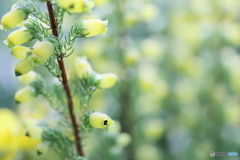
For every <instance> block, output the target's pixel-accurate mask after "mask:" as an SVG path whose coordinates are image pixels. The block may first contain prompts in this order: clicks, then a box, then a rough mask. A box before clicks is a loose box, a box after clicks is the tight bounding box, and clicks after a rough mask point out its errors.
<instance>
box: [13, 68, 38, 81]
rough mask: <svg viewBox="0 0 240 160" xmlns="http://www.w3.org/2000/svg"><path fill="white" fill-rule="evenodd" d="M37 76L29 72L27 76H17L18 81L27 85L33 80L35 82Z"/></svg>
mask: <svg viewBox="0 0 240 160" xmlns="http://www.w3.org/2000/svg"><path fill="white" fill-rule="evenodd" d="M37 77H38V74H37V73H36V72H34V71H30V72H28V73H27V74H24V75H22V76H19V77H18V79H19V80H20V81H21V82H23V83H24V84H29V83H31V82H33V81H35V80H37Z"/></svg>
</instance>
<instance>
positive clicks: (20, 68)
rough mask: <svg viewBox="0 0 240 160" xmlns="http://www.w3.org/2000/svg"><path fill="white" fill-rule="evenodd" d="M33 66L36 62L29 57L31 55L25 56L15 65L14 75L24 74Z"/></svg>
mask: <svg viewBox="0 0 240 160" xmlns="http://www.w3.org/2000/svg"><path fill="white" fill-rule="evenodd" d="M35 66H36V63H35V62H34V61H33V60H32V59H31V57H27V58H26V59H24V60H22V61H20V62H19V63H18V64H17V65H16V66H15V75H16V76H21V75H23V74H26V73H28V72H30V71H31V70H32V69H33V68H35Z"/></svg>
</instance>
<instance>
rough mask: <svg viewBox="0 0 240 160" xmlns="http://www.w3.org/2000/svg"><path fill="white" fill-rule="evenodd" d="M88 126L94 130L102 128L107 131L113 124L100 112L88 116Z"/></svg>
mask: <svg viewBox="0 0 240 160" xmlns="http://www.w3.org/2000/svg"><path fill="white" fill-rule="evenodd" d="M89 124H90V125H91V126H92V127H95V128H103V129H104V130H105V131H108V128H109V127H110V126H111V125H113V124H114V121H113V120H112V119H111V118H110V117H108V116H107V115H106V114H104V113H101V112H94V113H92V114H90V116H89Z"/></svg>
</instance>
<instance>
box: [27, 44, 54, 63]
mask: <svg viewBox="0 0 240 160" xmlns="http://www.w3.org/2000/svg"><path fill="white" fill-rule="evenodd" d="M53 53H54V45H53V44H52V43H51V42H49V41H46V40H43V41H37V42H36V43H35V44H34V46H33V50H32V54H35V55H37V56H39V57H41V58H42V60H43V61H46V60H47V59H48V58H49V57H50V56H51V55H52V54H53Z"/></svg>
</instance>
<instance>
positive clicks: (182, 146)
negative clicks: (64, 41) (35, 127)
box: [0, 0, 240, 160]
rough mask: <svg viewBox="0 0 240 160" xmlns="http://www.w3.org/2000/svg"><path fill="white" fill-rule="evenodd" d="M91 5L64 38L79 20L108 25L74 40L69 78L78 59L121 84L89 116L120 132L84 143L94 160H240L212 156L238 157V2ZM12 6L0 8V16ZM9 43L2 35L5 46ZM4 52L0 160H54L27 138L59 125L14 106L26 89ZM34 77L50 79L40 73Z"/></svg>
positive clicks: (39, 112) (156, 0)
mask: <svg viewBox="0 0 240 160" xmlns="http://www.w3.org/2000/svg"><path fill="white" fill-rule="evenodd" d="M93 1H94V2H95V7H94V8H93V10H92V13H91V14H84V13H83V14H73V15H71V16H69V15H66V17H65V20H64V21H65V22H64V29H65V31H66V32H67V30H68V29H69V28H70V26H71V24H73V23H74V21H76V20H80V19H96V18H98V19H102V20H106V19H108V21H109V24H108V29H109V31H108V33H107V34H106V35H99V36H96V37H92V38H87V39H80V40H78V41H77V42H76V43H75V52H74V54H73V55H72V57H69V58H67V59H66V62H67V65H66V66H67V67H70V68H73V59H74V57H76V56H81V55H86V56H87V57H88V59H89V61H90V63H91V64H92V66H93V69H94V70H95V71H97V72H99V73H108V72H111V73H115V74H117V75H118V77H119V83H118V84H117V85H116V86H115V87H113V88H111V89H108V90H98V91H96V93H95V94H94V96H93V98H92V100H91V102H90V106H89V110H95V111H101V112H104V113H107V114H108V115H109V116H110V117H112V118H113V119H114V120H115V121H116V125H115V126H114V127H112V129H111V128H110V131H109V132H108V133H105V132H103V131H102V130H98V129H95V130H94V132H93V134H91V136H90V137H89V138H87V139H86V141H85V142H84V144H86V147H85V150H86V153H87V155H88V157H89V159H90V160H165V159H170V160H190V159H191V160H192V159H194V160H208V159H218V160H226V159H231V160H237V159H239V156H238V157H210V152H211V151H215V152H238V154H240V98H239V97H240V55H239V53H238V52H239V49H240V48H239V47H240V25H239V22H240V11H239V7H240V2H239V1H238V0H121V1H120V0H93ZM15 2H17V1H13V0H8V1H7V0H3V1H1V8H2V9H1V10H0V16H1V17H2V15H4V14H5V13H6V12H8V11H9V9H10V7H11V5H12V4H13V3H15ZM41 7H42V9H43V10H46V7H45V5H44V4H43V3H42V4H41ZM7 35H8V33H7V32H3V31H0V41H3V40H5V39H6V37H7ZM0 51H1V53H0V54H1V58H0V107H1V108H10V109H11V110H12V111H13V112H14V113H12V112H10V111H8V110H6V109H1V110H0V160H12V159H17V160H18V159H19V160H28V159H29V160H30V159H53V157H54V156H56V155H54V153H52V152H51V151H49V153H47V154H46V155H44V156H43V157H40V158H39V157H37V156H36V155H35V153H34V145H35V143H37V142H32V141H31V140H29V139H26V137H23V134H24V132H25V131H26V128H27V126H29V125H32V124H35V123H37V122H35V121H46V120H45V119H46V117H47V118H49V117H50V119H52V120H54V115H55V113H54V111H52V110H51V109H50V107H49V104H48V103H47V102H45V101H46V100H45V99H43V98H42V97H39V98H38V99H36V100H34V101H33V102H28V103H26V104H21V105H17V104H16V103H15V102H14V94H15V92H16V91H17V90H18V89H20V88H22V87H23V85H22V84H21V83H20V82H18V80H17V78H16V77H15V76H14V66H15V64H16V63H17V62H18V60H17V59H15V58H14V57H12V56H11V54H10V49H8V48H7V46H5V45H4V44H3V43H0ZM36 70H38V71H39V72H40V73H42V74H44V75H46V76H49V75H48V74H46V73H45V72H47V70H46V69H44V68H37V69H36ZM71 73H72V74H75V73H74V72H71ZM50 78H51V77H50ZM24 138H25V139H24ZM6 153H7V154H6ZM55 159H57V158H55Z"/></svg>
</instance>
